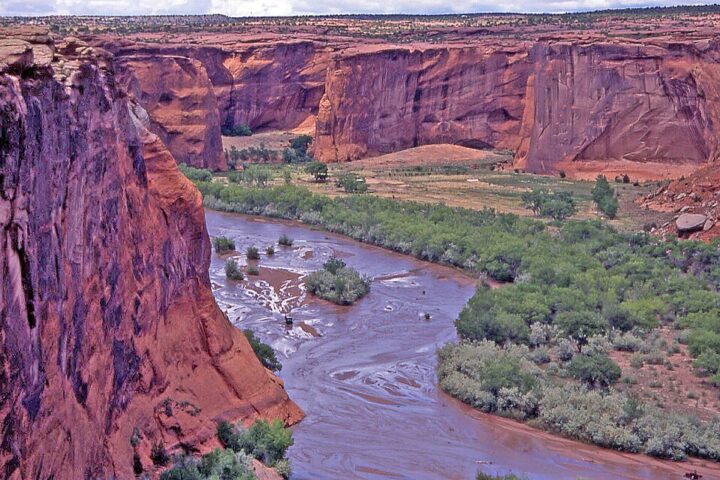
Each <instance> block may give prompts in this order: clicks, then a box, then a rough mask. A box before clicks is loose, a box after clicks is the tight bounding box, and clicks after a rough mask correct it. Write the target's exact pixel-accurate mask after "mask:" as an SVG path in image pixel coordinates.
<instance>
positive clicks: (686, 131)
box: [515, 42, 720, 172]
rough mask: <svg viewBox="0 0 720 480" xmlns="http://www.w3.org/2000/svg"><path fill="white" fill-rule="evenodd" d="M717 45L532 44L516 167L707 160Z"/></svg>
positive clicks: (712, 144) (712, 151)
mask: <svg viewBox="0 0 720 480" xmlns="http://www.w3.org/2000/svg"><path fill="white" fill-rule="evenodd" d="M718 53H719V52H718V49H717V45H713V44H709V43H707V42H706V43H701V44H698V45H693V44H685V45H683V44H671V45H667V46H656V45H628V44H602V43H595V44H590V45H577V44H571V43H557V44H537V45H535V46H534V47H533V48H532V51H531V61H532V63H533V72H532V74H531V75H530V77H529V80H528V88H527V95H526V109H525V115H524V117H523V133H522V137H523V138H522V145H521V147H520V149H519V150H518V151H517V156H516V162H515V163H516V165H515V166H516V167H519V168H525V169H527V170H530V171H533V172H553V171H557V169H558V168H559V166H562V165H563V164H564V165H566V166H568V168H572V166H571V165H570V164H571V163H572V162H582V161H588V160H590V161H593V160H594V161H604V162H611V161H618V160H629V161H633V162H659V163H674V164H688V163H689V164H698V165H700V164H703V163H706V162H708V161H714V160H716V159H717V158H718V155H720V150H719V147H720V144H719V138H718V133H719V132H718V127H720V89H719V88H718V85H717V79H718V78H720V62H719V61H718V60H719V59H720V56H718Z"/></svg>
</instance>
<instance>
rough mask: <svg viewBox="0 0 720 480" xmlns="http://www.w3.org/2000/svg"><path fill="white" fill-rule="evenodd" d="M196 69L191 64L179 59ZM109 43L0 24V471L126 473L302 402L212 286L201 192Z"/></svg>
mask: <svg viewBox="0 0 720 480" xmlns="http://www.w3.org/2000/svg"><path fill="white" fill-rule="evenodd" d="M190 66H193V65H190ZM151 126H152V122H151V121H150V120H149V119H148V117H147V114H146V112H145V110H144V109H143V108H141V107H140V105H138V104H136V103H134V102H133V101H131V100H129V99H128V98H127V96H126V94H125V93H124V92H123V91H122V90H121V89H120V88H119V83H118V82H117V78H116V77H115V75H114V72H113V67H112V64H111V60H110V56H109V55H108V54H107V53H105V52H103V51H102V50H99V49H94V48H90V47H88V46H86V45H85V44H83V43H82V42H79V41H76V40H75V39H72V38H68V39H66V40H65V41H62V42H59V43H57V44H55V43H54V42H53V41H52V39H50V38H49V37H48V36H47V35H46V34H45V33H44V32H40V31H28V30H24V31H22V32H17V33H15V34H13V35H9V34H8V32H0V245H1V246H2V249H3V254H2V255H0V429H1V430H2V442H1V443H0V469H1V470H0V472H1V473H0V477H2V478H10V479H26V478H27V479H31V478H32V479H38V478H42V479H46V478H54V479H55V480H64V479H68V480H70V479H72V480H76V479H81V478H132V477H133V446H131V438H132V437H135V439H136V440H137V442H135V443H136V447H135V448H136V450H137V452H138V454H139V455H140V458H141V461H142V463H143V465H144V467H145V468H147V467H149V466H150V465H151V461H150V459H149V452H150V448H151V445H152V444H153V443H155V442H162V443H164V444H165V445H166V447H168V448H169V449H173V448H178V449H181V450H184V451H190V452H193V451H202V450H204V449H207V448H208V447H209V446H210V445H212V442H213V437H214V433H215V424H216V421H217V420H218V419H221V418H225V419H232V420H237V419H248V420H249V419H252V418H255V417H258V416H262V417H279V418H282V419H284V420H286V421H288V422H293V421H296V420H298V419H299V418H300V416H301V415H302V414H301V412H300V411H299V409H298V408H297V407H296V406H295V405H294V404H293V403H292V402H291V401H290V400H289V399H288V397H287V395H286V394H285V391H284V389H283V388H282V384H281V382H280V381H279V380H278V379H277V378H276V377H275V376H274V375H272V374H271V373H270V372H269V371H267V370H266V369H264V368H263V367H262V365H261V364H260V362H259V361H258V360H257V358H256V357H255V355H254V354H253V351H252V349H251V348H250V346H249V345H248V343H247V341H246V340H245V338H244V335H243V334H242V333H241V332H240V331H239V330H237V329H236V328H234V327H233V326H232V325H231V324H230V323H229V321H228V320H227V318H226V317H225V315H224V314H223V313H222V312H221V311H220V310H219V308H218V307H217V305H216V304H215V301H214V299H213V296H212V293H211V291H210V282H209V277H208V266H209V261H210V254H211V249H210V242H209V239H208V235H207V231H206V230H205V223H204V216H203V210H202V207H201V199H200V194H199V193H198V191H197V190H196V189H195V188H194V186H193V185H192V184H191V183H189V182H188V181H187V180H186V179H185V178H184V176H183V175H181V174H180V173H179V172H178V170H177V168H176V166H175V160H174V158H173V157H172V155H171V154H170V153H169V152H168V150H167V149H166V148H165V145H164V144H163V142H162V141H161V139H160V138H159V137H158V136H156V135H154V134H153V133H151V132H150V131H149V130H148V127H151Z"/></svg>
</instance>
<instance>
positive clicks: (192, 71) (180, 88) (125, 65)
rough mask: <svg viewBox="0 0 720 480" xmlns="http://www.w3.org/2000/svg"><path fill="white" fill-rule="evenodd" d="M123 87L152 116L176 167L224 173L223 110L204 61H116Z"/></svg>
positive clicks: (163, 58) (162, 57)
mask: <svg viewBox="0 0 720 480" xmlns="http://www.w3.org/2000/svg"><path fill="white" fill-rule="evenodd" d="M115 67H116V69H117V71H118V72H119V73H120V74H121V75H119V76H118V77H119V78H121V79H122V83H123V84H124V89H125V90H126V91H128V92H130V93H131V94H132V95H133V96H134V98H135V99H136V100H137V101H138V102H139V103H140V104H141V105H142V106H143V108H144V109H145V110H146V111H147V112H148V114H149V118H150V130H151V131H152V132H153V133H155V134H156V135H158V136H159V137H160V139H161V140H162V141H163V143H164V144H165V145H166V146H167V147H168V149H169V150H170V152H172V155H173V157H175V159H176V160H177V161H178V163H186V164H188V165H193V166H195V167H198V168H209V169H212V170H226V169H227V164H226V162H225V156H224V155H223V148H222V140H221V138H220V110H219V109H218V102H217V98H216V96H215V92H214V91H213V85H212V83H211V82H210V79H209V78H208V74H207V71H206V70H205V67H204V66H203V64H202V63H200V62H199V61H197V60H193V59H190V58H187V57H180V56H172V55H151V56H148V55H144V56H143V55H137V56H128V57H125V58H122V59H121V60H119V61H117V62H116V65H115Z"/></svg>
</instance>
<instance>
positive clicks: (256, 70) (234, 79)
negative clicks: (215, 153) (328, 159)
mask: <svg viewBox="0 0 720 480" xmlns="http://www.w3.org/2000/svg"><path fill="white" fill-rule="evenodd" d="M328 61H329V52H328V51H327V49H325V48H322V47H319V46H318V45H316V44H315V43H314V42H310V41H298V42H289V43H283V42H281V43H278V44H275V45H263V46H254V47H249V48H247V49H245V50H240V49H238V50H237V51H232V52H227V53H226V56H225V58H224V60H223V64H222V65H223V68H224V69H225V70H226V71H227V72H228V73H229V74H230V82H227V83H223V82H222V81H218V80H220V79H226V78H227V77H226V76H225V75H219V76H218V77H219V78H217V79H213V84H214V85H215V86H216V90H215V91H216V94H217V96H218V102H219V104H220V111H221V115H222V118H223V122H224V123H225V124H226V125H249V126H250V127H251V128H253V129H258V128H268V129H290V128H295V127H297V126H298V125H300V124H302V123H303V122H304V121H306V120H307V119H308V118H309V117H312V116H314V115H317V112H318V106H319V104H320V99H321V98H322V95H323V92H324V89H325V72H326V69H327V65H328Z"/></svg>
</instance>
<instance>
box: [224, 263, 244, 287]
mask: <svg viewBox="0 0 720 480" xmlns="http://www.w3.org/2000/svg"><path fill="white" fill-rule="evenodd" d="M225 276H226V277H227V278H228V279H230V280H235V281H238V282H239V281H241V280H244V279H245V275H243V273H242V270H240V266H239V265H238V263H237V261H235V260H234V259H232V258H228V259H227V261H226V262H225Z"/></svg>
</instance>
